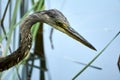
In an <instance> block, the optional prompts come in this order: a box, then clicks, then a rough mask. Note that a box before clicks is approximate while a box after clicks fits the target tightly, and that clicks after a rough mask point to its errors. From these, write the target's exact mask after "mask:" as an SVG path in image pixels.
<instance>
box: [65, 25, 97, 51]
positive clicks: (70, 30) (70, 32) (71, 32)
mask: <svg viewBox="0 0 120 80" xmlns="http://www.w3.org/2000/svg"><path fill="white" fill-rule="evenodd" d="M64 30H65V32H64V33H66V34H67V35H69V36H70V37H72V38H73V39H75V40H77V41H79V42H81V43H82V44H84V45H85V46H87V47H89V48H91V49H93V50H96V49H95V47H93V46H92V45H91V44H90V43H89V42H88V41H87V40H86V39H84V38H83V37H82V36H81V35H80V34H79V33H78V32H76V31H75V30H74V29H73V28H71V27H67V28H64Z"/></svg>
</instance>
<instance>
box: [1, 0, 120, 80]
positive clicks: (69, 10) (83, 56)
mask: <svg viewBox="0 0 120 80" xmlns="http://www.w3.org/2000/svg"><path fill="white" fill-rule="evenodd" d="M44 9H46V10H48V9H58V10H60V11H61V12H62V13H63V14H64V15H65V16H66V17H67V19H68V21H69V23H70V25H71V27H72V28H74V29H75V30H76V31H77V32H78V33H80V34H81V35H82V36H83V37H84V38H85V39H87V40H88V41H89V42H90V43H91V44H92V45H94V46H95V48H96V49H97V51H93V50H91V49H89V48H87V47H85V46H84V45H82V44H80V43H79V42H77V41H75V40H74V39H72V38H70V37H68V36H67V35H65V34H63V33H61V32H59V31H57V30H53V31H51V30H52V27H51V26H49V25H47V24H42V23H37V24H35V25H34V26H33V28H32V29H31V32H32V34H33V44H32V45H33V46H32V48H31V51H30V53H31V54H30V57H29V58H27V60H26V61H24V62H23V63H22V64H18V65H17V66H16V67H12V68H10V69H9V70H7V71H4V72H1V73H0V80H72V79H73V77H75V75H76V74H77V73H78V72H79V71H80V70H82V69H83V68H84V67H85V65H83V64H81V63H84V64H88V63H89V62H90V61H91V60H92V59H93V58H95V56H96V55H97V54H99V53H100V52H101V50H103V48H105V46H106V45H107V44H108V43H109V42H110V41H111V40H112V39H113V37H114V36H115V35H116V34H117V33H118V32H119V31H120V0H100V1H96V0H74V1H73V0H59V1H58V0H14V1H13V0H0V55H1V56H3V55H10V53H12V52H13V51H15V50H16V49H17V48H18V46H19V42H20V37H19V35H20V34H19V30H20V29H19V26H20V22H21V21H22V20H23V19H24V18H25V17H26V16H27V15H29V14H31V13H33V12H35V11H40V10H44ZM43 26H44V27H43ZM39 32H42V33H43V34H41V33H39ZM51 32H52V34H51ZM51 37H52V38H51ZM51 40H52V42H51ZM52 45H53V48H52ZM36 51H37V52H36ZM119 55H120V35H118V36H117V37H116V38H115V40H114V41H112V43H111V44H110V45H109V46H108V47H107V48H106V49H105V50H104V51H103V52H102V55H100V56H99V57H98V58H97V59H96V60H95V61H94V62H93V63H92V64H91V65H94V66H97V67H99V68H102V69H96V68H92V67H88V68H87V69H86V70H84V71H83V72H82V73H81V74H80V75H79V76H78V77H77V78H76V79H75V80H107V79H109V80H119V79H120V72H119V69H118V66H117V62H118V58H119ZM0 65H2V64H0Z"/></svg>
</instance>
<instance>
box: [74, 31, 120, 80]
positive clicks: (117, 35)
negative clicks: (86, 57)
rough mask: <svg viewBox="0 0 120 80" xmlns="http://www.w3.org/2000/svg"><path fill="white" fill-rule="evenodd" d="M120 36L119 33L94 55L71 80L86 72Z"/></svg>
mask: <svg viewBox="0 0 120 80" xmlns="http://www.w3.org/2000/svg"><path fill="white" fill-rule="evenodd" d="M119 34H120V31H119V32H118V33H117V34H116V35H115V36H114V37H113V39H112V40H111V41H110V42H109V43H108V44H107V45H106V46H105V47H104V48H103V49H102V50H101V51H100V53H98V55H96V56H95V57H94V58H93V59H92V60H91V61H90V62H89V63H88V64H87V65H86V66H85V67H84V68H83V69H82V70H81V71H80V72H78V73H77V74H76V75H75V76H74V77H73V78H72V80H75V79H76V78H77V77H78V76H79V75H80V74H81V73H82V72H83V71H84V70H86V69H87V68H88V67H89V66H90V65H91V64H92V63H93V62H94V61H95V60H96V59H97V58H98V57H99V56H100V55H101V54H102V53H103V52H104V51H105V50H106V49H107V47H108V46H109V45H110V44H111V43H112V42H113V40H114V39H115V38H117V36H118V35H119Z"/></svg>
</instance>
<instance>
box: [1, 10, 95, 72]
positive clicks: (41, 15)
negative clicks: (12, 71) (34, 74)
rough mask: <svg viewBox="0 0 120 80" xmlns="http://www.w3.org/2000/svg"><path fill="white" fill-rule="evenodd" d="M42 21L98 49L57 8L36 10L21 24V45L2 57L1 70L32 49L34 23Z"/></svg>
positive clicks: (9, 66)
mask: <svg viewBox="0 0 120 80" xmlns="http://www.w3.org/2000/svg"><path fill="white" fill-rule="evenodd" d="M37 22H41V23H46V24H48V25H50V26H52V27H53V28H55V29H57V30H59V31H61V32H63V33H65V34H67V35H68V36H70V37H72V38H73V39H75V40H77V41H78V42H81V43H82V44H84V45H85V46H87V47H89V48H91V49H93V50H96V49H95V47H94V46H93V45H92V44H90V43H89V42H88V41H87V40H86V39H85V38H84V37H82V36H81V35H80V34H79V33H78V32H77V31H75V30H74V29H73V28H72V27H70V24H69V22H68V20H67V18H66V17H65V16H64V15H63V13H61V12H60V11H59V10H57V9H49V10H42V11H38V12H34V13H32V14H30V15H28V16H27V17H26V18H25V19H24V20H23V21H22V22H21V25H20V37H21V41H20V45H19V47H18V49H17V50H16V51H14V52H13V53H12V54H10V55H7V56H5V57H2V58H0V71H1V72H2V71H4V70H7V69H9V68H11V67H13V66H15V65H16V64H18V63H19V62H21V61H22V60H23V59H24V58H25V57H26V56H27V55H28V54H29V51H30V48H31V46H32V35H31V31H30V30H31V27H32V25H33V24H35V23H37Z"/></svg>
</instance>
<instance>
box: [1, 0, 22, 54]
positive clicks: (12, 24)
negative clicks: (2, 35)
mask: <svg viewBox="0 0 120 80" xmlns="http://www.w3.org/2000/svg"><path fill="white" fill-rule="evenodd" d="M20 1H21V0H16V4H15V7H14V11H13V15H12V20H11V25H10V31H9V34H8V41H7V44H6V48H5V52H4V53H3V55H4V56H5V55H6V54H7V51H8V48H9V45H10V42H11V36H12V32H13V30H14V27H13V26H14V21H15V18H16V13H17V10H18V6H19V4H20Z"/></svg>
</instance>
